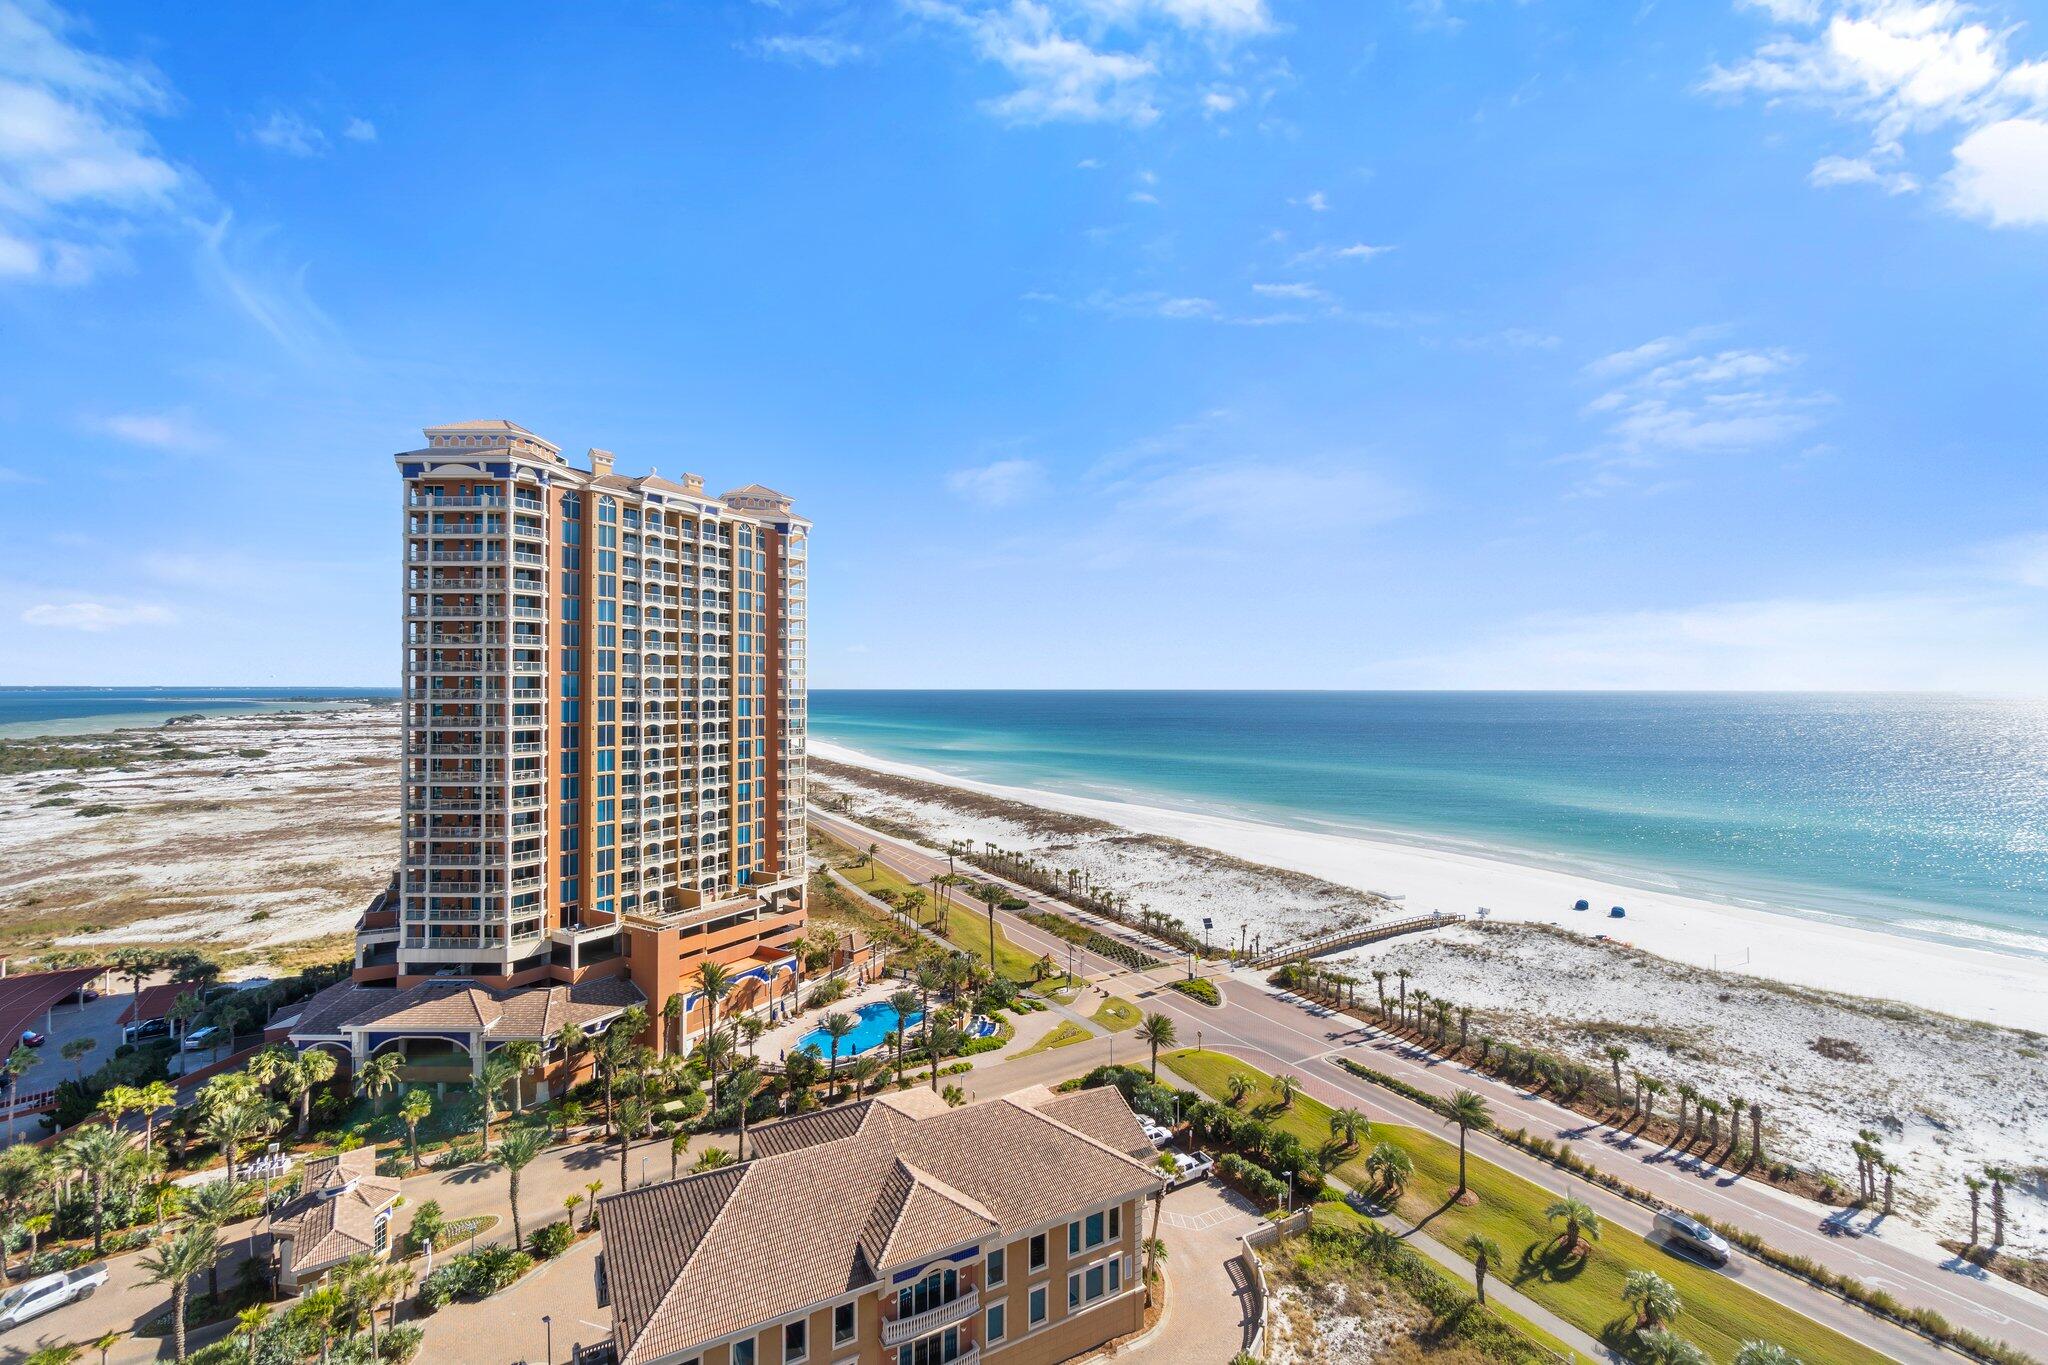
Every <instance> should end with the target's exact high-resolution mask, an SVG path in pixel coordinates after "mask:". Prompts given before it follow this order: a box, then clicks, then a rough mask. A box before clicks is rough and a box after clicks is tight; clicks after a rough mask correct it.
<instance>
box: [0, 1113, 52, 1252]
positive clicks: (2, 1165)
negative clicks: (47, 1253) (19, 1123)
mask: <svg viewBox="0 0 2048 1365" xmlns="http://www.w3.org/2000/svg"><path fill="white" fill-rule="evenodd" d="M49 1165H50V1163H49V1158H47V1157H46V1156H44V1155H43V1152H42V1149H41V1148H39V1147H33V1146H30V1145H28V1144H27V1143H22V1144H20V1145H19V1146H14V1147H9V1148H7V1149H6V1150H5V1151H0V1284H5V1283H6V1282H7V1280H8V1279H9V1278H10V1274H11V1272H10V1269H9V1267H8V1264H7V1244H8V1242H9V1241H11V1240H12V1236H13V1232H14V1229H15V1228H16V1227H19V1226H22V1225H23V1219H24V1217H25V1216H27V1215H28V1211H29V1210H30V1209H32V1208H34V1207H35V1205H36V1204H37V1203H39V1202H40V1201H41V1200H42V1199H43V1197H44V1196H45V1195H46V1194H47V1193H48V1190H49V1183H50V1179H49ZM30 1245H31V1250H30V1252H29V1259H31V1260H33V1259H35V1252H34V1250H33V1245H34V1243H33V1240H31V1243H30Z"/></svg>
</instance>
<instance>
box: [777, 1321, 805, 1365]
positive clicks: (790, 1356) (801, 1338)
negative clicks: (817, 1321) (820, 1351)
mask: <svg viewBox="0 0 2048 1365" xmlns="http://www.w3.org/2000/svg"><path fill="white" fill-rule="evenodd" d="M810 1339H811V1324H810V1320H809V1319H808V1318H800V1319H798V1320H797V1321H795V1322H785V1323H783V1324H782V1363H783V1365H796V1362H797V1361H799V1360H802V1359H803V1358H804V1357H805V1356H807V1355H809V1354H810V1353H811V1346H810Z"/></svg>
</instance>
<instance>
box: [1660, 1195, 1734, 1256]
mask: <svg viewBox="0 0 2048 1365" xmlns="http://www.w3.org/2000/svg"><path fill="white" fill-rule="evenodd" d="M1652 1221H1653V1222H1654V1224H1655V1226H1656V1229H1657V1231H1659V1232H1661V1233H1663V1234H1664V1236H1665V1237H1666V1238H1667V1239H1669V1241H1670V1243H1671V1245H1673V1246H1675V1247H1677V1248H1678V1249H1679V1250H1681V1251H1685V1252H1688V1253H1690V1254H1691V1255H1694V1256H1697V1257H1699V1258H1700V1259H1701V1260H1703V1261H1707V1262H1710V1263H1711V1264H1713V1265H1727V1264H1728V1243H1727V1241H1726V1240H1725V1239H1724V1238H1723V1237H1722V1236H1721V1234H1720V1233H1718V1232H1716V1231H1714V1230H1713V1229H1712V1228H1710V1227H1708V1226H1707V1225H1706V1224H1705V1223H1702V1222H1700V1221H1699V1220H1698V1219H1697V1218H1694V1217H1693V1216H1692V1215H1691V1214H1689V1213H1680V1212H1679V1211H1678V1210H1676V1209H1660V1210H1658V1212H1657V1216H1656V1218H1655V1219H1654V1220H1652Z"/></svg>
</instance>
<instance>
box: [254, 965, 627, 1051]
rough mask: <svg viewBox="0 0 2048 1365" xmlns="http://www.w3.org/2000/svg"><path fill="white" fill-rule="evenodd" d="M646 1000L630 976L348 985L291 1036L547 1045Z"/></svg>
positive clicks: (316, 1006)
mask: <svg viewBox="0 0 2048 1365" xmlns="http://www.w3.org/2000/svg"><path fill="white" fill-rule="evenodd" d="M645 1000H646V997H645V996H644V995H642V994H641V993H640V988H639V987H638V986H635V985H634V984H633V983H632V982H631V981H628V980H626V979H625V978H623V977H601V978H599V979H597V980H593V981H579V982H577V983H576V984H575V985H573V986H521V987H512V988H510V989H507V990H491V989H488V988H486V987H483V986H478V985H476V984H475V983H473V982H469V981H425V982H421V983H420V984H419V985H417V986H408V987H407V988H406V989H404V990H402V991H401V990H393V989H391V988H390V987H388V986H386V987H378V986H361V985H357V984H356V983H355V982H352V981H343V982H339V983H337V984H336V985H333V986H329V987H328V988H327V989H326V990H323V991H321V992H320V993H319V994H318V995H315V996H314V997H313V998H312V999H310V1000H308V1001H307V1002H306V1005H305V1008H304V1009H302V1010H300V1011H299V1017H298V1019H297V1020H296V1021H294V1022H293V1023H292V1025H291V1036H292V1037H293V1038H316V1037H332V1036H334V1035H336V1034H338V1033H341V1032H343V1031H344V1030H347V1029H367V1028H376V1029H378V1030H381V1031H389V1032H405V1031H408V1030H418V1031H421V1032H443V1033H445V1032H473V1031H475V1030H478V1029H482V1030H483V1031H484V1032H485V1033H486V1034H487V1035H488V1036H489V1037H490V1038H491V1039H492V1040H493V1041H501V1040H503V1039H507V1038H548V1037H552V1036H553V1035H554V1033H555V1032H556V1031H557V1030H558V1029H560V1028H561V1026H562V1025H563V1024H565V1023H574V1024H578V1025H582V1026H586V1027H587V1026H588V1025H590V1024H592V1023H595V1022H597V1021H598V1020H600V1019H603V1018H605V1017H606V1016H608V1015H612V1014H616V1013H617V1012H618V1011H620V1010H622V1009H625V1008H626V1007H627V1006H629V1005H638V1004H642V1003H644V1002H645Z"/></svg>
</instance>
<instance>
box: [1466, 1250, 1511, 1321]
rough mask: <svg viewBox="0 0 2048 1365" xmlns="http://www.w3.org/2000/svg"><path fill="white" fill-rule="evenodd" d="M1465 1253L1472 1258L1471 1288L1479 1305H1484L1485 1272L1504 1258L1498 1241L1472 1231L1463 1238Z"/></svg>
mask: <svg viewBox="0 0 2048 1365" xmlns="http://www.w3.org/2000/svg"><path fill="white" fill-rule="evenodd" d="M1465 1254H1466V1255H1468V1256H1470V1257H1471V1258H1472V1288H1473V1290H1474V1291H1475V1292H1476V1293H1477V1294H1478V1295H1479V1306H1480V1307H1482V1308H1484V1307H1485V1306H1486V1272H1487V1271H1489V1270H1491V1269H1493V1267H1495V1266H1497V1265H1499V1264H1500V1263H1501V1261H1502V1260H1503V1259H1504V1258H1503V1257H1502V1255H1501V1249H1500V1243H1499V1242H1496V1241H1494V1240H1493V1239H1492V1238H1491V1237H1487V1236H1484V1235H1482V1234H1480V1233H1477V1232H1475V1233H1473V1234H1472V1235H1471V1236H1470V1237H1467V1238H1466V1239H1465Z"/></svg>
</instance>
